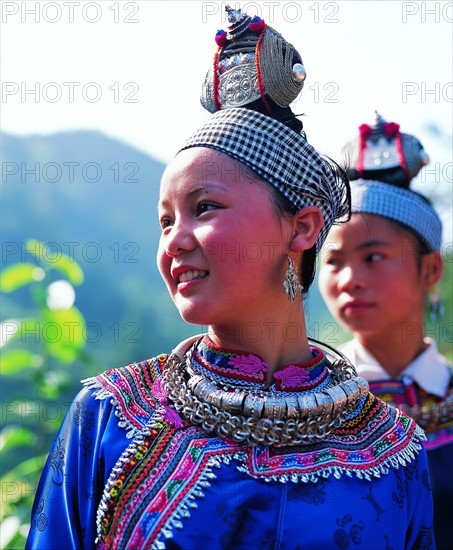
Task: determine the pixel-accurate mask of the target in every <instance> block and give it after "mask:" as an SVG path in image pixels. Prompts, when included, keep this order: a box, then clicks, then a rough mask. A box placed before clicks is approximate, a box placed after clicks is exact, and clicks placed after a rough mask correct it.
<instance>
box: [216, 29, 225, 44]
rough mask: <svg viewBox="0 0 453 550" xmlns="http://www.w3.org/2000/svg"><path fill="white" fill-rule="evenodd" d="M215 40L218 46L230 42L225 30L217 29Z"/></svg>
mask: <svg viewBox="0 0 453 550" xmlns="http://www.w3.org/2000/svg"><path fill="white" fill-rule="evenodd" d="M215 42H216V44H217V46H220V47H221V48H224V47H225V46H226V45H227V44H228V39H227V33H226V32H225V31H224V30H220V31H217V33H216V35H215Z"/></svg>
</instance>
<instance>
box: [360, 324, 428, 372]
mask: <svg viewBox="0 0 453 550" xmlns="http://www.w3.org/2000/svg"><path fill="white" fill-rule="evenodd" d="M406 328H407V330H403V331H394V332H392V333H390V334H388V335H385V337H384V336H382V335H376V334H365V335H363V334H357V333H355V334H354V337H355V338H356V340H357V341H358V342H359V343H360V344H361V345H362V346H363V347H364V348H365V349H366V350H367V351H368V352H370V353H371V355H373V357H374V358H375V359H376V360H377V361H378V363H379V364H380V365H381V367H382V368H383V369H384V370H385V371H386V372H387V373H388V374H389V375H390V376H393V377H397V376H399V375H400V374H401V373H402V372H403V370H404V369H405V368H406V367H407V366H408V365H409V364H410V363H411V362H412V361H413V360H414V359H415V358H416V357H418V356H419V355H420V353H422V352H423V351H425V349H426V348H427V347H428V344H427V343H426V342H425V340H424V332H423V325H422V323H421V322H420V323H419V324H413V323H408V324H407V327H406Z"/></svg>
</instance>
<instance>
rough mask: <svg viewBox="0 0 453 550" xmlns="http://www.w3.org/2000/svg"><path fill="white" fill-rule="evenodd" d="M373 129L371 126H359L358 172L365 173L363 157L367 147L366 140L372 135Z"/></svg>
mask: <svg viewBox="0 0 453 550" xmlns="http://www.w3.org/2000/svg"><path fill="white" fill-rule="evenodd" d="M371 131H372V128H371V126H370V125H369V124H361V125H360V126H359V155H358V157H357V167H356V168H357V172H358V173H359V174H360V175H362V173H363V155H364V150H365V147H366V140H367V138H368V137H369V135H370V134H371Z"/></svg>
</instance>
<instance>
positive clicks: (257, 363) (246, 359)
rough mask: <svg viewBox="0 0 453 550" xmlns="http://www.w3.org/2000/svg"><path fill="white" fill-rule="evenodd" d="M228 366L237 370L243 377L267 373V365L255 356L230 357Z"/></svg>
mask: <svg viewBox="0 0 453 550" xmlns="http://www.w3.org/2000/svg"><path fill="white" fill-rule="evenodd" d="M228 364H229V365H231V366H232V367H234V368H235V369H238V371H239V372H241V373H242V374H245V375H247V374H248V375H250V374H259V373H261V372H267V370H268V367H269V365H268V364H267V363H265V362H264V361H261V359H260V358H259V357H257V356H256V355H252V354H249V355H236V356H235V357H232V358H231V359H230V360H229V361H228Z"/></svg>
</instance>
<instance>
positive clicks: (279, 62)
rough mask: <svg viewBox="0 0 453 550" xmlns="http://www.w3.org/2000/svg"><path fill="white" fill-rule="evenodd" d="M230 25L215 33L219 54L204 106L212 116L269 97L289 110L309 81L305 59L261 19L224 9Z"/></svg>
mask: <svg viewBox="0 0 453 550" xmlns="http://www.w3.org/2000/svg"><path fill="white" fill-rule="evenodd" d="M226 11H227V13H228V22H229V23H230V26H229V27H228V29H227V30H226V31H224V30H220V31H218V32H217V35H216V43H217V45H218V50H217V52H216V53H215V56H214V63H213V66H212V67H210V69H209V70H208V73H207V75H206V78H205V81H204V84H203V91H202V95H201V104H202V105H203V107H204V108H205V109H207V110H208V111H209V112H210V113H215V112H216V111H219V110H221V109H228V108H231V107H242V106H244V105H247V104H249V103H252V102H253V101H255V100H257V99H259V98H261V99H262V100H263V103H264V104H265V105H266V103H267V99H266V96H267V97H269V98H271V99H272V101H274V102H275V103H276V104H277V105H279V106H280V107H288V106H289V104H290V103H291V102H292V101H294V100H295V99H296V97H297V96H298V95H299V93H300V92H301V91H302V88H303V85H304V80H305V77H306V72H305V68H304V66H303V65H302V58H301V56H300V55H299V53H298V52H297V50H296V49H295V48H294V46H292V45H291V44H290V43H289V42H287V41H286V40H285V39H284V38H283V37H282V36H281V34H279V33H278V32H276V31H275V30H274V29H273V28H271V27H269V26H268V25H267V24H266V23H265V22H264V20H263V19H261V18H260V17H253V18H252V17H250V16H249V15H247V14H246V13H244V14H243V13H242V12H241V10H233V9H232V8H230V7H229V6H227V7H226Z"/></svg>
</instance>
